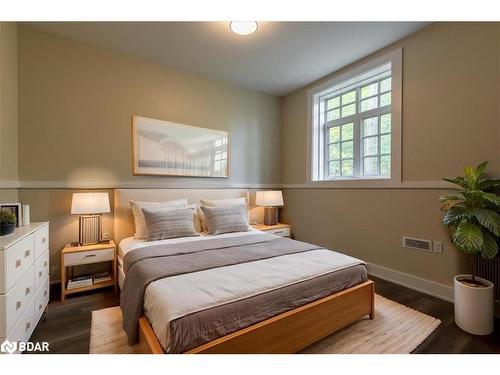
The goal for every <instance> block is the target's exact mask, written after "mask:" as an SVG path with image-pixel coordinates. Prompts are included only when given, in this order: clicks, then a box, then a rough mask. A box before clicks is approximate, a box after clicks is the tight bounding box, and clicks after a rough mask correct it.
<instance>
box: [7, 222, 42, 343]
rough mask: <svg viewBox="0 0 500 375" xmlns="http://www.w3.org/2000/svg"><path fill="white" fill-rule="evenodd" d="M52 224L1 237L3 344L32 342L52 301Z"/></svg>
mask: <svg viewBox="0 0 500 375" xmlns="http://www.w3.org/2000/svg"><path fill="white" fill-rule="evenodd" d="M49 269H50V266H49V223H32V224H30V225H28V226H24V227H20V228H16V231H15V232H14V233H12V234H9V235H7V236H2V237H0V343H2V342H3V341H4V340H5V339H8V340H9V341H11V342H12V341H16V342H17V341H29V338H30V336H31V334H32V333H33V330H34V329H35V327H36V325H37V323H38V321H39V320H40V317H41V316H42V314H43V312H44V311H45V307H46V306H47V303H48V302H49Z"/></svg>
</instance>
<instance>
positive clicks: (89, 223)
mask: <svg viewBox="0 0 500 375" xmlns="http://www.w3.org/2000/svg"><path fill="white" fill-rule="evenodd" d="M79 237H80V238H79V242H80V246H85V245H96V244H98V243H99V241H100V240H101V215H83V216H80V236H79Z"/></svg>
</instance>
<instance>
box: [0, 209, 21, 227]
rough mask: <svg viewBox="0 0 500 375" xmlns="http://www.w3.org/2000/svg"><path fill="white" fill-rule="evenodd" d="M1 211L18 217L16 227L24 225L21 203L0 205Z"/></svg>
mask: <svg viewBox="0 0 500 375" xmlns="http://www.w3.org/2000/svg"><path fill="white" fill-rule="evenodd" d="M0 211H9V212H12V213H13V214H14V216H15V217H16V227H20V226H22V225H23V223H22V220H23V218H22V205H21V203H0Z"/></svg>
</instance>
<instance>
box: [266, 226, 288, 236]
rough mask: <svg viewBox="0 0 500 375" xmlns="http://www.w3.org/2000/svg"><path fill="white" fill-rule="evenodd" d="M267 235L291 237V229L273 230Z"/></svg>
mask: <svg viewBox="0 0 500 375" xmlns="http://www.w3.org/2000/svg"><path fill="white" fill-rule="evenodd" d="M266 233H270V234H274V235H276V236H280V237H290V228H281V229H271V230H268V231H266Z"/></svg>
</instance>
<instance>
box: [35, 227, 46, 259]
mask: <svg viewBox="0 0 500 375" xmlns="http://www.w3.org/2000/svg"><path fill="white" fill-rule="evenodd" d="M48 248H49V226H48V225H45V226H43V227H41V228H40V229H38V230H37V231H36V232H35V259H38V257H39V256H40V255H42V254H43V252H44V251H45V250H47V249H48Z"/></svg>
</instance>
